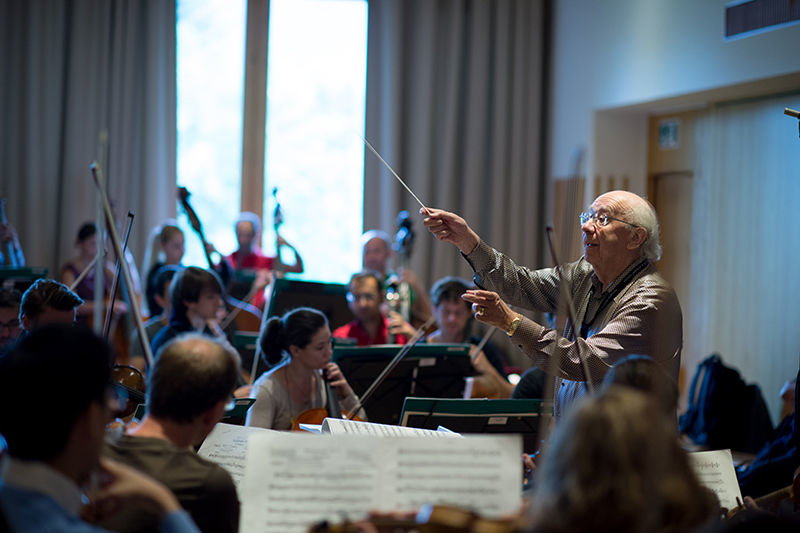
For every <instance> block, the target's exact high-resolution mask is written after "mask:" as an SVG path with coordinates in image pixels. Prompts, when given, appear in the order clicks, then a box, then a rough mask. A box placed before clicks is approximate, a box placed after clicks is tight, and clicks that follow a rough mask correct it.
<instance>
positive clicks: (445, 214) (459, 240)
mask: <svg viewBox="0 0 800 533" xmlns="http://www.w3.org/2000/svg"><path fill="white" fill-rule="evenodd" d="M419 212H420V214H421V215H427V216H426V217H425V218H424V219H423V220H422V223H423V224H425V227H426V228H428V231H430V232H431V233H432V234H433V235H434V237H436V238H437V239H439V240H440V241H444V242H449V243H451V244H454V245H455V246H456V247H457V248H458V249H459V250H460V251H461V253H462V254H464V255H469V253H470V252H472V251H473V250H474V249H475V247H476V246H478V243H480V242H481V238H480V237H479V236H478V234H477V233H475V232H474V231H473V230H472V228H470V227H469V224H467V221H466V220H464V219H463V218H461V217H460V216H458V215H457V214H455V213H451V212H449V211H444V210H442V209H433V208H431V207H428V208H425V209H420V211H419Z"/></svg>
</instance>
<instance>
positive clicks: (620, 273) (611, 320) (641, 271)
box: [421, 191, 682, 417]
mask: <svg viewBox="0 0 800 533" xmlns="http://www.w3.org/2000/svg"><path fill="white" fill-rule="evenodd" d="M421 213H422V214H424V215H427V216H426V218H425V219H424V223H425V226H426V227H427V228H428V229H429V230H430V232H431V233H433V234H434V235H435V236H436V238H437V239H439V240H442V241H445V242H449V243H452V244H454V245H455V246H457V247H458V249H459V250H460V251H461V253H462V254H463V255H464V257H465V258H466V259H467V261H469V263H470V265H471V266H472V268H473V270H474V271H475V276H474V279H475V283H476V285H478V286H479V287H481V289H484V290H473V291H468V292H467V293H466V294H465V295H464V296H462V298H464V299H465V300H467V301H469V302H471V303H472V308H473V311H474V313H475V317H476V318H477V319H478V320H480V321H481V322H485V323H487V324H490V325H492V326H495V327H497V328H500V329H502V330H504V331H505V332H506V333H507V334H508V335H509V336H510V337H511V340H512V341H513V342H514V344H516V345H517V346H518V347H519V348H520V349H522V350H523V351H524V352H525V353H526V354H527V355H528V356H529V357H530V358H531V359H532V360H533V362H534V364H536V365H538V366H541V367H542V368H543V369H544V370H546V371H550V369H551V368H556V369H557V377H558V378H559V380H558V381H559V383H558V384H557V392H556V398H555V414H556V416H557V417H559V416H561V415H562V414H563V412H564V409H565V408H566V407H567V406H568V405H569V404H570V403H571V402H572V401H573V400H574V399H575V398H576V397H578V396H581V395H582V394H584V393H585V391H586V390H587V387H586V381H587V378H586V376H585V375H584V371H583V368H582V365H581V360H580V358H579V351H580V354H582V356H583V357H584V358H586V362H587V365H588V367H589V370H590V372H589V375H590V377H591V379H592V381H593V382H599V381H601V380H602V379H603V376H604V375H605V373H606V371H607V370H608V369H609V368H610V367H611V366H612V365H613V364H614V363H615V362H616V361H618V360H619V359H622V358H623V357H625V356H626V355H629V354H643V355H649V356H650V357H652V358H653V359H654V360H655V361H656V362H657V363H659V364H660V365H661V366H662V367H663V368H664V370H665V371H666V372H667V374H668V375H669V376H671V377H672V379H675V380H677V376H678V369H679V367H680V356H681V344H682V329H681V308H680V304H679V303H678V298H677V296H676V295H675V291H674V290H673V289H672V287H671V286H670V285H669V284H668V283H667V282H666V281H665V280H664V278H662V277H661V276H660V275H659V274H658V272H656V269H655V267H654V266H653V264H652V262H653V261H657V260H658V259H659V258H660V257H661V245H660V244H659V237H658V219H657V217H656V213H655V210H654V209H653V207H652V205H650V204H649V203H648V202H647V201H646V200H644V199H643V198H641V197H640V196H637V195H636V194H633V193H630V192H627V191H613V192H609V193H606V194H603V195H601V196H599V197H598V198H597V199H596V200H595V201H594V202H592V205H591V206H590V208H589V210H588V211H586V212H585V213H581V215H580V221H581V231H582V232H583V257H582V258H581V259H579V260H578V261H575V262H574V263H569V264H566V265H563V267H562V272H561V274H562V275H561V276H559V275H558V272H556V270H555V269H553V268H545V269H541V270H530V269H528V268H525V267H522V266H519V265H517V264H515V263H514V262H513V261H512V260H511V259H509V258H508V257H506V256H505V255H504V254H502V253H501V252H498V251H497V250H495V249H494V248H492V247H491V246H489V245H488V244H486V243H485V242H483V241H482V240H481V238H480V237H479V236H478V234H477V233H475V232H474V231H473V230H472V229H471V228H470V227H469V225H468V224H467V222H466V221H465V220H464V219H463V218H461V217H459V216H458V215H456V214H454V213H450V212H447V211H442V210H439V209H428V210H427V211H421ZM560 283H566V284H567V292H568V293H569V294H570V296H571V297H572V299H573V301H574V306H575V313H576V317H575V321H576V323H577V327H576V328H573V327H572V326H571V325H570V324H569V323H568V324H567V326H566V328H565V331H564V332H563V336H562V335H559V334H558V332H557V331H555V330H553V329H549V328H546V327H544V326H542V325H540V324H537V323H536V322H534V321H532V320H530V319H528V318H526V317H524V316H522V315H520V314H519V313H515V312H514V311H512V310H511V308H509V306H508V305H507V304H506V302H508V304H511V305H516V306H519V307H522V308H526V309H536V310H539V311H543V312H551V313H555V312H557V308H558V300H559V294H560V290H561V287H560Z"/></svg>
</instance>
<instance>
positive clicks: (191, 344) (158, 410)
mask: <svg viewBox="0 0 800 533" xmlns="http://www.w3.org/2000/svg"><path fill="white" fill-rule="evenodd" d="M239 365H240V362H239V356H238V355H236V354H234V353H231V352H229V351H228V350H227V349H226V348H225V347H224V346H223V345H222V344H220V343H219V342H217V341H215V340H214V339H212V338H210V337H207V336H204V335H200V334H197V333H190V334H186V335H181V336H179V337H176V338H175V339H174V340H172V341H171V342H169V343H167V344H166V345H164V347H163V348H162V349H161V351H160V352H159V353H158V355H157V358H156V364H155V366H154V367H153V370H152V371H151V373H150V377H149V383H148V388H147V411H148V414H149V415H150V416H153V417H156V418H161V419H164V420H171V421H173V422H178V423H189V422H192V421H193V420H194V419H195V418H196V417H197V416H199V415H201V414H203V413H205V412H206V411H208V410H209V409H211V408H213V407H214V406H216V405H217V404H218V403H219V402H220V401H223V400H226V399H229V398H230V397H231V393H232V392H233V389H234V387H235V386H236V380H237V378H238V375H239Z"/></svg>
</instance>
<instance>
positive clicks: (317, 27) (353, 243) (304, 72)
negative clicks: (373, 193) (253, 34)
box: [264, 0, 367, 282]
mask: <svg viewBox="0 0 800 533" xmlns="http://www.w3.org/2000/svg"><path fill="white" fill-rule="evenodd" d="M269 20H270V22H269V24H270V27H269V56H268V63H267V64H268V74H267V84H268V87H267V135H266V167H265V175H266V178H265V179H266V183H265V202H264V214H265V217H264V218H265V223H264V226H265V231H264V246H265V249H266V250H267V251H268V253H269V251H272V252H274V243H275V234H274V231H272V228H271V224H270V222H271V221H270V219H271V216H272V213H273V212H274V207H275V203H274V200H273V197H272V195H271V192H272V190H273V187H277V188H278V198H279V200H280V202H281V207H282V211H283V215H284V219H285V223H284V225H283V226H282V228H281V235H282V236H283V237H285V238H286V240H288V241H289V242H291V243H292V244H293V245H294V246H295V247H296V248H297V249H298V250H299V251H300V253H301V255H302V257H303V260H304V263H305V268H306V272H305V274H303V275H302V277H303V278H305V279H314V280H321V281H340V282H341V281H346V280H347V279H348V277H349V276H350V274H352V273H353V272H355V271H356V270H358V269H359V268H360V265H361V251H360V246H359V237H360V234H361V231H362V224H363V215H362V212H363V175H364V169H363V161H364V146H363V142H362V141H361V139H360V136H363V134H364V113H365V91H366V44H367V4H366V1H364V0H271V1H270V18H269ZM291 259H292V258H291V254H290V255H289V257H287V258H284V260H285V261H291Z"/></svg>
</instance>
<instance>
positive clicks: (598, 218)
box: [578, 211, 641, 228]
mask: <svg viewBox="0 0 800 533" xmlns="http://www.w3.org/2000/svg"><path fill="white" fill-rule="evenodd" d="M578 218H580V221H581V225H584V224H586V223H587V222H589V221H590V220H592V221H593V222H594V223H595V224H597V225H598V226H600V227H601V228H604V227H606V226H608V223H609V222H610V221H612V220H616V221H617V222H622V223H623V224H627V225H629V226H631V227H634V228H640V227H641V226H639V225H637V224H631V223H630V222H627V221H625V220H622V219H621V218H614V217H612V216H609V215H606V214H602V215H601V214H600V213H598V212H597V211H588V212H584V213H581V214H580V215H579V216H578Z"/></svg>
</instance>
